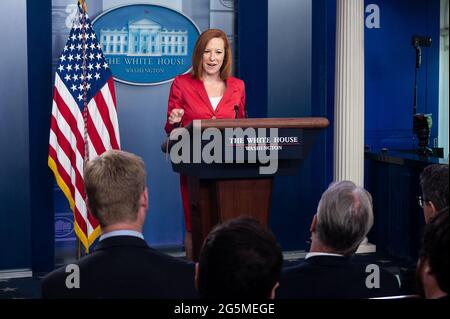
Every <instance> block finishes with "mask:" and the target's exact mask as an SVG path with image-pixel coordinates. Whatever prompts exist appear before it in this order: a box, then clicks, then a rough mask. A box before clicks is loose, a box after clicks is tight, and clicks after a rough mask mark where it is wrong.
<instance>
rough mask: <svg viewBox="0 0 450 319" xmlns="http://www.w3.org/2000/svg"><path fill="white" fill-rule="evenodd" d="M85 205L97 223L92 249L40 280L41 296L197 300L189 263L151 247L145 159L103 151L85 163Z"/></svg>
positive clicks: (193, 269) (124, 153)
mask: <svg viewBox="0 0 450 319" xmlns="http://www.w3.org/2000/svg"><path fill="white" fill-rule="evenodd" d="M84 180H85V186H86V194H87V204H88V206H89V209H90V211H91V212H92V215H93V216H94V217H96V218H97V219H98V221H99V223H100V225H101V229H102V235H101V237H100V239H99V243H98V244H97V246H96V248H95V250H94V251H93V252H92V253H91V254H90V255H88V256H85V257H83V258H81V259H80V260H79V261H78V262H77V263H75V264H72V265H68V266H67V267H62V268H60V269H58V270H55V271H54V272H52V273H50V274H49V275H47V276H46V277H45V278H44V279H43V281H42V295H43V297H44V298H158V299H161V298H195V297H196V292H195V284H194V272H195V266H194V264H193V263H190V262H187V261H183V260H178V259H175V258H173V257H171V256H168V255H165V254H163V253H161V252H158V251H156V250H154V249H152V248H150V247H149V246H148V245H147V243H146V242H145V240H144V236H143V234H142V229H143V227H144V222H145V218H146V216H147V209H148V190H147V186H146V184H147V173H146V170H145V166H144V161H143V160H142V159H141V158H140V157H138V156H136V155H134V154H131V153H128V152H123V151H114V150H111V151H107V152H105V153H103V154H102V155H100V156H98V157H96V158H94V159H93V160H91V161H90V162H88V163H87V165H86V168H85V171H84Z"/></svg>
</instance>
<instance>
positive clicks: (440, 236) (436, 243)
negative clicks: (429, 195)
mask: <svg viewBox="0 0 450 319" xmlns="http://www.w3.org/2000/svg"><path fill="white" fill-rule="evenodd" d="M448 228H449V221H448V208H445V209H444V210H442V211H441V212H439V213H437V214H436V216H435V217H433V218H432V219H431V220H430V222H429V223H428V224H427V225H426V227H425V233H424V239H423V245H422V250H421V252H420V256H419V261H418V263H417V272H416V275H417V286H418V291H419V294H420V295H421V296H422V297H424V298H427V299H437V298H446V299H448V288H449V270H450V262H449V245H448V244H449V236H448V235H449V234H448Z"/></svg>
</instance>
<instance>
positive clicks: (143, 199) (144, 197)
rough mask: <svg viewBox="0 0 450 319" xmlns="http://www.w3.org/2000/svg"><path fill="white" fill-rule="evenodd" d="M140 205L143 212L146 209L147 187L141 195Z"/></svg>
mask: <svg viewBox="0 0 450 319" xmlns="http://www.w3.org/2000/svg"><path fill="white" fill-rule="evenodd" d="M140 204H141V206H142V207H144V208H145V210H147V209H148V188H147V187H146V188H145V189H144V191H143V192H142V194H141V198H140Z"/></svg>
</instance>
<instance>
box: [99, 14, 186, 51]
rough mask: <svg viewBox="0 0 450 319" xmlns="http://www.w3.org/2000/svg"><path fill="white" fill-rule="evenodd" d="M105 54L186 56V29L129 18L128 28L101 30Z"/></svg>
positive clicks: (101, 41) (101, 40) (101, 42)
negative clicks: (170, 27)
mask: <svg viewBox="0 0 450 319" xmlns="http://www.w3.org/2000/svg"><path fill="white" fill-rule="evenodd" d="M100 44H101V46H102V49H103V53H104V54H113V55H128V56H163V55H169V56H171V55H172V56H173V55H187V53H188V32H187V30H167V29H165V28H162V26H161V25H160V24H158V23H156V22H154V21H152V20H149V19H142V20H139V21H128V28H126V27H124V28H122V29H121V30H118V29H114V30H110V29H101V30H100Z"/></svg>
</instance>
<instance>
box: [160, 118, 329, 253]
mask: <svg viewBox="0 0 450 319" xmlns="http://www.w3.org/2000/svg"><path fill="white" fill-rule="evenodd" d="M328 125H329V122H328V120H327V119H326V118H262V119H257V118H253V119H248V118H247V119H222V120H201V121H195V122H192V123H191V124H190V125H189V126H187V127H186V129H187V130H188V131H189V133H190V134H189V136H190V138H191V140H190V144H189V149H190V151H191V152H192V151H195V149H194V147H193V145H194V141H192V138H193V136H195V134H194V130H196V131H197V136H198V133H199V132H201V133H203V132H204V131H205V130H207V129H216V132H217V131H218V130H219V131H220V132H221V133H222V134H221V136H222V141H221V142H222V145H221V149H222V161H221V162H220V163H216V162H213V163H209V164H208V163H205V162H204V161H203V159H201V161H200V162H198V160H197V162H195V160H194V156H193V154H192V153H191V154H190V160H189V161H188V163H184V162H180V163H174V161H173V159H172V168H173V171H174V172H177V173H180V174H184V175H186V176H188V188H189V198H190V205H191V206H190V207H191V223H192V242H193V253H194V260H195V261H197V260H198V257H199V253H200V249H201V246H202V243H203V240H204V239H205V238H206V236H207V235H208V233H209V232H210V231H211V229H212V228H213V227H214V226H215V225H216V224H218V223H221V222H223V221H226V220H228V219H232V218H235V217H238V216H243V215H244V216H250V217H253V218H255V219H257V220H259V221H260V222H261V223H262V224H264V225H267V224H268V222H269V212H270V205H271V194H272V182H273V178H274V176H277V175H293V174H296V173H297V171H298V168H299V166H300V164H301V162H302V160H303V159H304V158H305V156H306V154H307V152H308V150H309V149H310V147H311V146H312V144H313V143H314V140H315V138H316V137H317V135H318V133H319V132H320V130H322V129H324V128H326V127H327V126H328ZM239 128H241V129H242V130H244V132H246V131H245V130H246V129H250V131H249V132H253V133H254V134H256V138H259V139H258V140H253V139H252V138H248V136H246V138H244V140H242V139H241V140H238V139H235V140H232V139H230V138H229V137H228V138H227V134H226V132H229V130H238V129H239ZM271 128H272V129H276V132H277V134H276V136H271V135H270V129H271ZM206 132H207V131H206ZM261 132H264V133H265V134H264V137H261V136H260V134H261ZM251 135H252V136H253V134H251ZM233 136H234V135H233ZM267 138H268V139H267ZM242 141H243V143H239V142H242ZM256 141H258V142H259V143H258V142H256ZM261 141H263V142H261ZM209 142H210V141H208V140H206V141H205V140H203V141H201V142H200V146H199V147H200V148H197V150H196V151H197V152H198V150H199V149H200V150H203V148H204V147H205V145H206V144H208V143H209ZM255 142H256V143H255ZM173 144H174V142H173V141H171V146H173ZM168 149H170V147H169V148H168ZM230 149H233V155H234V157H233V162H231V163H230V162H226V159H225V158H224V157H225V156H224V154H225V152H226V151H230ZM240 149H242V150H241V153H240V154H241V158H237V157H236V156H237V154H238V150H240ZM258 151H259V152H261V151H264V152H265V154H266V155H267V154H268V153H269V154H270V156H267V157H266V158H265V159H266V160H267V159H268V158H269V159H270V160H276V161H277V170H276V172H271V173H269V174H261V170H260V169H261V167H264V166H267V164H263V163H261V160H260V158H259V157H258V158H257V160H256V162H255V161H254V160H253V161H252V160H251V159H252V157H251V156H250V155H251V154H249V153H251V152H258ZM253 155H255V154H253ZM242 156H243V157H242Z"/></svg>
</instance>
